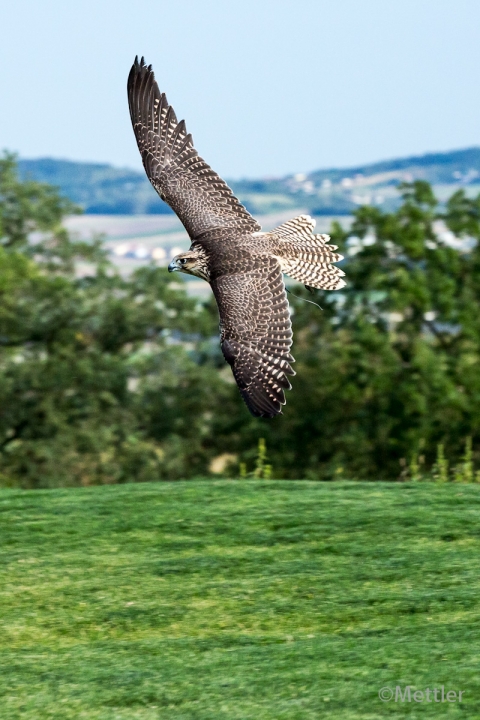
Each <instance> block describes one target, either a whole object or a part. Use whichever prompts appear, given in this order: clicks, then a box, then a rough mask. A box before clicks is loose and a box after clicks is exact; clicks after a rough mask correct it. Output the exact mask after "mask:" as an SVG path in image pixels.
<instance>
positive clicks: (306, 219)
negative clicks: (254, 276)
mask: <svg viewBox="0 0 480 720" xmlns="http://www.w3.org/2000/svg"><path fill="white" fill-rule="evenodd" d="M314 228H315V220H313V219H312V218H311V217H310V215H299V216H298V217H296V218H293V220H288V221H287V222H286V223H283V225H280V226H279V227H277V228H275V230H272V231H271V235H273V236H274V237H275V239H276V240H277V241H278V243H277V248H278V253H279V260H280V263H281V266H282V270H283V272H284V273H286V274H287V275H290V277H291V278H293V279H294V280H298V281H299V282H301V283H303V284H304V285H307V286H309V287H314V288H319V289H323V290H339V289H340V288H342V287H344V286H345V285H346V283H345V281H344V280H342V277H343V276H344V275H345V273H344V272H343V270H340V268H337V267H336V266H335V265H333V263H336V262H340V260H343V255H340V254H339V253H336V252H335V250H337V246H336V245H330V244H329V241H330V236H329V235H315V234H314V232H313V230H314Z"/></svg>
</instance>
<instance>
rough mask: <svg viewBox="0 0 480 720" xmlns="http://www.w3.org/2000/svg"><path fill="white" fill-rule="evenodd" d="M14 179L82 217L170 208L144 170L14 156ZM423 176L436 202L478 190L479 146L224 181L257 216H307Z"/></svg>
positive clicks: (350, 205) (344, 208)
mask: <svg viewBox="0 0 480 720" xmlns="http://www.w3.org/2000/svg"><path fill="white" fill-rule="evenodd" d="M19 167H20V172H21V174H22V176H30V177H32V178H35V179H37V180H41V181H43V182H48V183H50V184H52V185H57V186H58V187H59V188H60V189H61V191H62V192H63V193H64V194H65V195H66V196H67V197H69V198H70V199H71V200H73V201H74V202H76V203H78V204H79V205H81V207H83V209H84V210H85V212H87V213H90V214H112V215H118V214H120V215H136V214H160V213H162V214H163V213H170V212H171V210H170V208H169V207H168V206H167V205H166V204H165V203H164V202H162V200H160V198H159V197H158V196H157V194H156V193H155V191H154V190H153V188H152V187H151V185H150V183H149V182H148V180H147V179H146V177H145V175H144V174H143V173H141V172H137V171H135V170H128V169H122V168H116V167H112V166H111V165H100V164H94V163H77V162H71V161H68V160H54V159H51V158H40V159H38V160H20V162H19ZM416 179H421V180H427V181H428V182H430V183H432V185H434V186H435V189H436V192H437V194H438V195H439V197H440V198H441V199H444V198H445V197H446V196H447V195H449V194H451V192H453V191H454V190H455V189H457V188H458V187H466V188H467V191H468V192H472V193H473V192H475V193H476V192H480V148H477V147H474V148H468V149H466V150H456V151H452V152H447V153H430V154H427V155H420V156H415V157H407V158H397V159H394V160H386V161H384V162H378V163H373V164H371V165H361V166H358V167H354V168H345V169H338V168H330V169H327V170H316V171H314V172H312V173H297V174H294V175H288V176H286V177H283V178H268V179H266V178H265V179H258V180H238V181H231V182H230V185H231V187H232V188H233V190H234V192H235V193H236V194H237V195H238V196H239V197H240V199H241V200H242V202H243V203H244V204H245V205H246V206H247V207H248V209H249V210H250V211H251V212H254V213H258V214H265V213H272V212H281V211H283V210H288V209H290V208H291V209H294V208H302V209H304V210H308V211H309V212H311V213H312V214H314V215H349V214H351V213H352V212H353V210H354V209H355V208H356V207H357V206H358V205H363V204H375V205H378V206H380V207H382V208H384V209H389V208H393V207H394V206H395V205H396V204H398V190H397V186H398V184H399V183H400V182H410V181H412V180H416Z"/></svg>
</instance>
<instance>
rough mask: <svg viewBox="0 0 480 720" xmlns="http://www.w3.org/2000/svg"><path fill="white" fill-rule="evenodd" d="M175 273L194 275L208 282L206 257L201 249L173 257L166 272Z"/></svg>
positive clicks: (208, 274)
mask: <svg viewBox="0 0 480 720" xmlns="http://www.w3.org/2000/svg"><path fill="white" fill-rule="evenodd" d="M176 271H179V272H184V273H187V275H196V276H197V277H199V278H202V279H203V280H206V281H207V282H209V280H210V273H209V271H208V263H207V257H206V254H205V252H204V251H203V250H202V249H201V248H198V249H196V250H189V251H188V252H184V253H180V255H175V257H174V258H173V260H172V262H171V263H170V265H169V266H168V272H176Z"/></svg>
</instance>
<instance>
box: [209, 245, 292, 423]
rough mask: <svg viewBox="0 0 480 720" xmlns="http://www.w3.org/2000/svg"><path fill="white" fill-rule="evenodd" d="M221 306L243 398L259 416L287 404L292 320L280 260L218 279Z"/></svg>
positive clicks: (224, 342)
mask: <svg viewBox="0 0 480 720" xmlns="http://www.w3.org/2000/svg"><path fill="white" fill-rule="evenodd" d="M212 289H213V292H214V294H215V298H216V300H217V303H218V308H219V311H220V330H221V347H222V352H223V354H224V357H225V359H226V361H227V362H228V363H229V364H230V365H231V367H232V370H233V375H234V377H235V380H236V381H237V385H238V387H239V389H240V393H241V394H242V397H243V399H244V400H245V402H246V404H247V407H248V409H249V410H250V412H251V413H252V414H253V415H255V416H257V417H273V416H274V415H278V414H279V413H280V412H281V411H282V405H284V404H285V394H284V390H285V389H290V387H291V386H290V382H289V381H288V378H287V375H295V373H294V371H293V370H292V368H291V365H290V363H291V362H293V357H292V356H291V355H290V348H291V346H292V323H291V321H290V313H289V309H288V301H287V295H286V292H285V285H284V283H283V277H282V272H281V270H280V265H279V263H278V261H277V260H276V259H275V258H268V259H267V258H265V259H264V261H263V262H262V263H261V266H259V267H255V268H253V269H251V270H249V271H247V272H242V273H239V274H236V275H222V276H221V277H219V278H217V279H216V280H214V281H213V282H212Z"/></svg>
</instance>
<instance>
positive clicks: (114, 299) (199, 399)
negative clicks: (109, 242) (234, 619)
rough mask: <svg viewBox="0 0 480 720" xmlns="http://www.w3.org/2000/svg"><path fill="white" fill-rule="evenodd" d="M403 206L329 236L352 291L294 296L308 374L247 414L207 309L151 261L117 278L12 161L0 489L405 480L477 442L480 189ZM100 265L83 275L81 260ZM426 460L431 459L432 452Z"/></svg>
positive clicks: (2, 294) (5, 186) (1, 340)
mask: <svg viewBox="0 0 480 720" xmlns="http://www.w3.org/2000/svg"><path fill="white" fill-rule="evenodd" d="M402 193H403V203H402V205H401V207H400V208H399V209H398V210H397V211H395V212H392V213H385V212H382V211H381V210H379V209H378V208H373V207H361V208H359V209H358V210H357V211H356V213H355V217H354V221H353V225H352V226H351V228H350V229H349V230H348V231H346V230H344V229H342V227H340V225H338V224H334V225H333V227H332V231H331V234H332V242H334V243H335V244H336V245H339V247H340V249H341V251H342V252H343V253H344V254H345V256H346V261H345V269H346V271H347V280H348V285H347V287H346V288H345V290H344V291H342V292H341V293H327V292H325V293H322V292H318V293H317V296H316V301H317V302H318V304H319V305H320V306H321V308H322V309H319V308H317V307H315V306H314V305H311V304H309V303H306V302H303V298H305V299H311V297H310V296H309V294H308V293H307V292H306V290H304V289H303V288H298V287H297V288H296V289H295V290H294V292H295V294H296V295H298V296H299V297H298V298H295V297H292V296H290V302H291V306H292V312H293V326H294V355H295V357H296V360H297V362H296V364H295V370H296V371H297V375H296V377H295V378H294V379H293V391H292V392H291V393H287V405H286V408H285V410H284V414H283V415H281V416H279V417H277V418H275V419H273V420H270V421H269V420H262V419H255V418H252V417H251V416H250V415H249V414H248V412H247V410H246V408H245V406H244V405H243V402H242V400H241V398H240V397H239V394H238V391H237V388H236V386H235V384H234V382H233V378H232V377H231V372H230V368H229V367H228V366H227V365H226V364H225V362H224V360H223V357H222V355H221V352H220V348H219V341H218V315H217V310H216V307H215V304H214V301H213V299H212V300H209V301H208V302H206V303H200V302H199V301H198V300H196V299H193V298H191V297H188V296H187V294H186V293H185V292H184V290H183V289H182V288H181V283H179V281H178V277H177V276H175V282H172V279H171V276H169V275H168V273H167V271H166V269H164V268H158V267H155V266H154V265H150V266H146V267H143V268H141V269H139V270H137V271H135V272H134V273H133V274H132V275H131V276H130V277H128V278H124V277H121V276H120V275H119V274H118V272H117V271H116V270H115V268H114V267H113V266H112V265H111V264H110V263H109V261H108V258H107V256H106V254H105V251H104V250H103V248H102V242H101V238H96V239H95V238H94V239H92V241H91V242H83V241H78V240H77V239H75V238H74V237H71V236H70V235H69V233H68V232H67V231H66V230H65V228H64V227H63V225H62V221H63V219H64V217H65V216H66V215H67V214H71V213H73V212H76V211H77V209H76V208H75V206H73V205H72V204H71V203H70V202H69V201H68V200H66V199H65V198H62V197H61V196H60V194H59V193H58V191H57V190H56V189H55V188H53V187H51V186H49V185H46V184H43V183H38V182H35V181H32V180H28V179H26V180H20V179H19V177H18V174H17V167H16V161H15V158H14V157H13V156H10V155H5V156H4V157H3V159H1V160H0V484H1V485H4V486H19V487H31V488H36V487H55V486H67V485H89V484H96V483H117V482H138V481H151V480H159V479H165V480H175V479H180V478H189V477H194V476H200V475H202V476H207V475H212V476H213V472H214V471H217V472H219V471H220V472H222V473H223V474H225V475H227V476H228V475H230V476H232V477H237V476H239V474H240V468H246V467H251V466H253V464H254V458H255V456H256V452H257V446H258V441H259V439H260V438H262V439H265V442H266V447H267V451H268V462H269V464H270V465H271V467H272V469H271V474H272V476H273V477H276V478H292V479H295V478H310V479H319V480H330V479H335V478H339V477H344V478H363V479H371V480H375V479H392V480H394V479H398V478H399V477H403V476H405V468H408V467H410V466H411V464H412V458H416V459H415V462H417V463H418V462H419V461H420V462H421V463H423V465H424V467H426V468H427V467H429V466H432V465H433V464H434V463H435V459H436V457H437V455H438V447H439V445H441V447H442V452H443V453H444V454H445V456H447V457H450V458H452V459H455V458H459V457H461V455H462V453H463V452H464V448H465V442H466V438H470V439H471V440H469V442H470V443H471V448H472V450H471V454H472V458H473V461H474V460H475V458H476V456H477V455H480V453H479V452H478V448H479V441H480V372H479V358H480V319H479V300H480V248H479V246H478V240H479V237H480V196H479V197H477V198H471V197H468V196H467V194H466V193H465V192H464V191H463V190H459V191H458V192H456V193H455V194H454V195H453V196H452V197H451V198H450V199H449V200H448V202H447V203H446V204H444V205H443V206H440V205H439V203H438V201H437V200H436V198H435V197H434V194H433V192H432V189H431V188H430V186H429V185H428V184H427V183H424V182H415V183H413V184H406V185H404V186H403V187H402ZM79 263H82V265H83V266H85V264H86V265H87V266H88V272H86V273H83V274H82V276H79V274H78V273H77V272H76V268H77V267H78V264H79ZM419 459H420V460H419Z"/></svg>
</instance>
